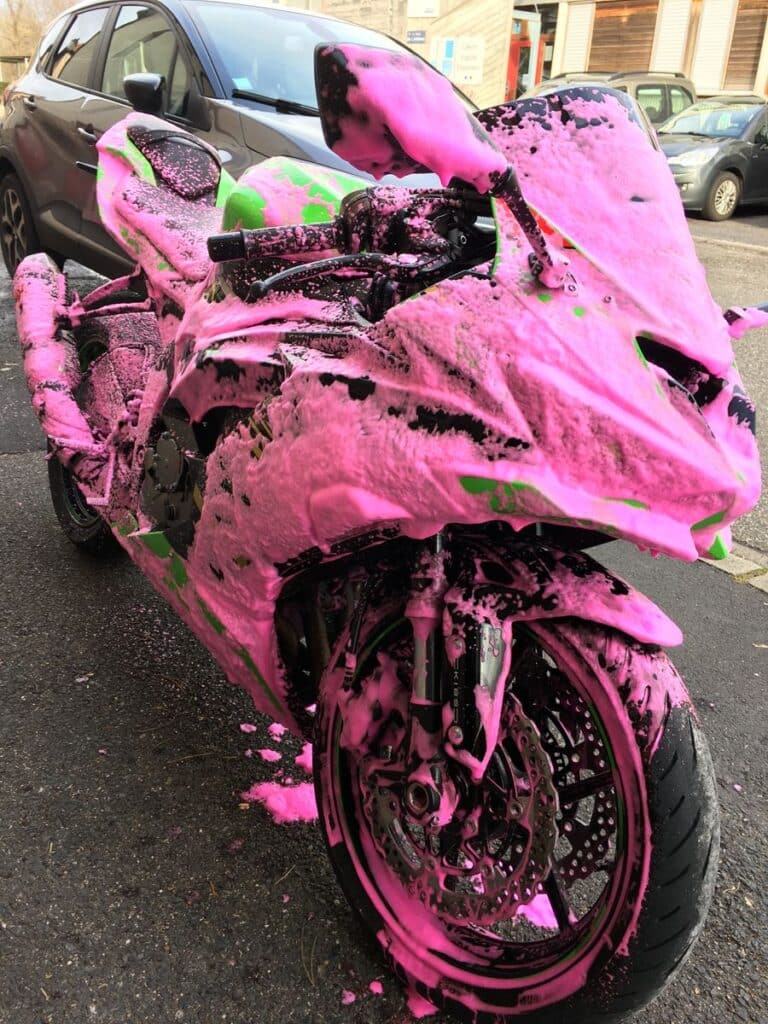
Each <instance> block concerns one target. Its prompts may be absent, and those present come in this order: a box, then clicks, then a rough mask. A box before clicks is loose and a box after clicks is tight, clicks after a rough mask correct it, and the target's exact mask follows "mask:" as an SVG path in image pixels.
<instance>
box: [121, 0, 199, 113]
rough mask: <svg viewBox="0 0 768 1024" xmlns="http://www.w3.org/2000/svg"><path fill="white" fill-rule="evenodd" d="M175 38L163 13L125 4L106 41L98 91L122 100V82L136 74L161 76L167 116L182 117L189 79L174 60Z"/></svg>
mask: <svg viewBox="0 0 768 1024" xmlns="http://www.w3.org/2000/svg"><path fill="white" fill-rule="evenodd" d="M177 50H178V48H177V45H176V36H175V35H174V32H173V29H172V28H171V26H170V24H169V23H168V22H167V21H166V19H165V18H164V17H163V15H162V14H160V13H159V12H158V11H155V10H153V9H152V8H150V7H143V6H139V5H133V4H131V5H127V6H125V7H123V8H122V9H121V10H120V14H119V15H118V17H117V20H116V21H115V27H114V29H113V31H112V37H111V38H110V40H109V47H108V49H107V57H106V61H105V63H104V73H103V75H102V84H101V88H102V91H103V92H106V93H109V95H110V96H118V97H120V98H122V99H125V88H124V86H123V79H124V78H125V76H126V75H133V74H136V73H138V72H151V73H152V74H156V75H162V76H163V78H165V82H166V92H165V102H166V110H167V111H168V112H169V113H176V114H183V113H184V110H185V108H186V103H187V92H188V89H189V76H188V74H187V70H186V67H185V66H184V63H183V61H182V60H181V58H179V59H178V61H177Z"/></svg>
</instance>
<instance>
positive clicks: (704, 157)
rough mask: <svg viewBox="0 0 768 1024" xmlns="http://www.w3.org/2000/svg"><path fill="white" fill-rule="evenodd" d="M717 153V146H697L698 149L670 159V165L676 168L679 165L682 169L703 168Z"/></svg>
mask: <svg viewBox="0 0 768 1024" xmlns="http://www.w3.org/2000/svg"><path fill="white" fill-rule="evenodd" d="M716 153H717V146H697V147H696V149H689V150H688V151H687V152H685V153H678V154H677V156H671V157H669V164H670V166H671V167H674V166H675V164H679V165H680V166H681V167H701V165H702V164H705V163H707V162H708V161H709V160H711V159H712V157H713V156H715V154H716Z"/></svg>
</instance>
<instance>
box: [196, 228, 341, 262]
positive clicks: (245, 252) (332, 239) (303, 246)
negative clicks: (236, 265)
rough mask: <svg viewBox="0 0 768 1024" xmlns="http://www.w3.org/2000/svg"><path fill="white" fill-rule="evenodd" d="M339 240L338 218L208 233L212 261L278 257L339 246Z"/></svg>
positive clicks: (321, 250) (322, 250)
mask: <svg viewBox="0 0 768 1024" xmlns="http://www.w3.org/2000/svg"><path fill="white" fill-rule="evenodd" d="M341 241H342V239H341V226H340V222H339V220H338V219H337V220H335V221H332V222H331V223H330V224H306V225H293V226H289V227H277V228H257V229H255V230H248V229H244V230H241V231H227V232H225V233H224V234H221V235H211V236H210V238H209V239H208V255H209V256H210V257H211V259H212V260H213V262H214V263H225V262H227V261H228V260H252V259H256V258H259V259H269V258H279V257H284V256H297V255H300V254H303V253H318V252H327V251H328V250H329V249H338V248H339V247H340V245H341Z"/></svg>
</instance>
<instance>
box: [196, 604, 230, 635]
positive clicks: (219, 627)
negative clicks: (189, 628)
mask: <svg viewBox="0 0 768 1024" xmlns="http://www.w3.org/2000/svg"><path fill="white" fill-rule="evenodd" d="M197 603H198V604H199V605H200V611H201V612H202V613H203V615H204V616H205V619H206V622H207V623H208V625H209V626H210V627H211V629H213V630H214V632H216V633H218V634H219V636H221V635H222V634H223V633H224V632H225V630H226V626H225V625H224V623H223V622H222V621H221V619H220V618H218V616H216V615H214V614H213V612H212V611H211V609H210V608H209V607H208V605H207V604H206V603H205V601H204V600H203V599H202V597H198V599H197Z"/></svg>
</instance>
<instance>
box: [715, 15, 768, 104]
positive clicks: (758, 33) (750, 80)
mask: <svg viewBox="0 0 768 1024" xmlns="http://www.w3.org/2000/svg"><path fill="white" fill-rule="evenodd" d="M766 21H768V0H739V6H738V10H737V12H736V24H735V25H734V28H733V38H732V40H731V52H730V54H729V55H728V67H727V69H726V72H725V86H724V87H725V88H726V89H744V90H746V91H749V92H751V91H752V89H754V87H755V78H756V76H757V66H758V64H759V62H760V50H761V49H762V45H763V37H764V35H765V26H766Z"/></svg>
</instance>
